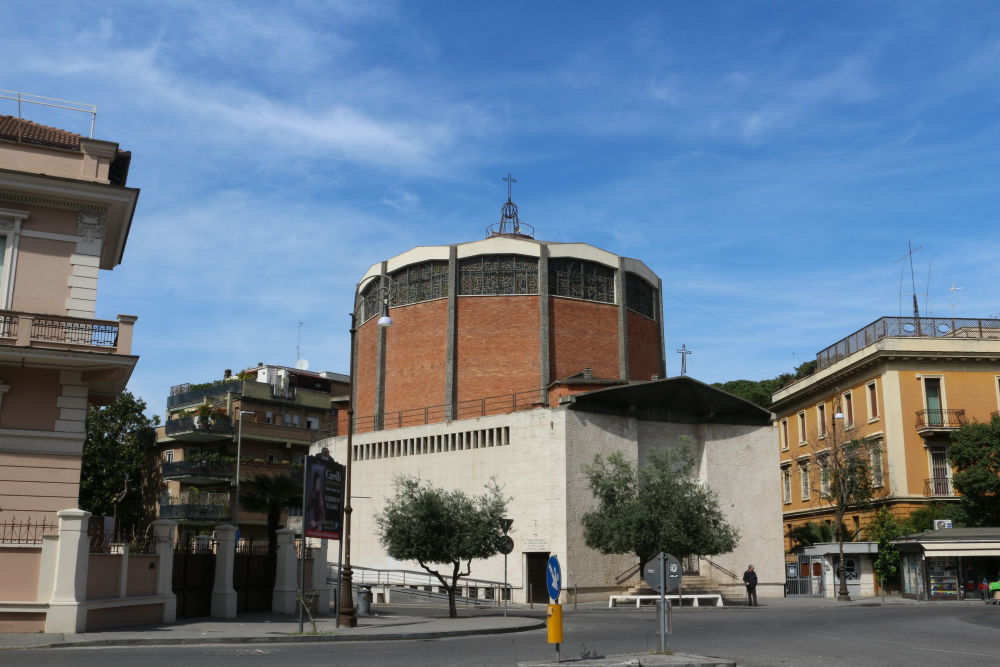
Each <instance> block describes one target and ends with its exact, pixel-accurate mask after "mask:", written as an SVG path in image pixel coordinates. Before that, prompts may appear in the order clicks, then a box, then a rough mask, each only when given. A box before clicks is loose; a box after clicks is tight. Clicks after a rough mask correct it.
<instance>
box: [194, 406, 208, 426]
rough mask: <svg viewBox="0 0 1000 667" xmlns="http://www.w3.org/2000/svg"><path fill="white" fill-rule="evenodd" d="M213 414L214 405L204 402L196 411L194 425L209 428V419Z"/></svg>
mask: <svg viewBox="0 0 1000 667" xmlns="http://www.w3.org/2000/svg"><path fill="white" fill-rule="evenodd" d="M211 416H212V406H211V405H209V404H208V403H202V404H201V405H199V406H198V407H197V408H195V411H194V426H195V428H199V429H206V428H208V420H209V418H210V417H211Z"/></svg>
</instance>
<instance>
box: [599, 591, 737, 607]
mask: <svg viewBox="0 0 1000 667" xmlns="http://www.w3.org/2000/svg"><path fill="white" fill-rule="evenodd" d="M665 597H666V598H667V599H668V600H677V601H678V602H680V601H681V600H691V606H692V607H698V606H700V605H699V603H698V601H699V600H710V601H711V602H712V606H713V607H721V606H722V596H721V595H720V594H718V593H693V594H690V595H667V596H665ZM659 599H660V596H659V595H612V596H610V597H609V598H608V608H609V609H610V608H612V607H614V606H615V603H616V602H617V601H619V600H635V608H636V609H638V608H639V605H640V604H642V601H643V600H650V601H653V600H659Z"/></svg>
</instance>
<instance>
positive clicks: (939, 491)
mask: <svg viewBox="0 0 1000 667" xmlns="http://www.w3.org/2000/svg"><path fill="white" fill-rule="evenodd" d="M924 495H925V496H953V495H955V490H954V489H953V488H952V486H951V478H950V477H931V478H930V479H925V480H924Z"/></svg>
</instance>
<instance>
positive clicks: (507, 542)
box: [500, 535, 514, 556]
mask: <svg viewBox="0 0 1000 667" xmlns="http://www.w3.org/2000/svg"><path fill="white" fill-rule="evenodd" d="M513 550H514V540H512V539H511V538H510V536H509V535H504V536H503V544H501V545H500V553H502V554H503V555H504V556H506V555H507V554H509V553H510V552H511V551H513Z"/></svg>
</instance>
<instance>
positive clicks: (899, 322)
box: [816, 317, 1000, 370]
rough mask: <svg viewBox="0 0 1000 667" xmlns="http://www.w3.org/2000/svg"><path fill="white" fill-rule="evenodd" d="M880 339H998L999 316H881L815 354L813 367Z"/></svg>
mask: <svg viewBox="0 0 1000 667" xmlns="http://www.w3.org/2000/svg"><path fill="white" fill-rule="evenodd" d="M883 338H1000V319H974V318H955V317H881V318H879V319H877V320H875V321H874V322H872V323H871V324H869V325H868V326H866V327H863V328H861V329H859V330H857V331H855V332H854V333H852V334H851V335H850V336H847V337H846V338H843V339H841V340H839V341H837V342H836V343H834V344H833V345H831V346H829V347H827V348H826V349H824V350H822V351H820V352H819V353H817V354H816V369H817V370H819V369H822V368H826V367H827V366H829V365H831V364H833V363H836V362H837V361H839V360H841V359H843V358H844V357H847V356H849V355H851V354H853V353H855V352H857V351H858V350H860V349H862V348H864V347H867V346H868V345H871V344H872V343H874V342H876V341H879V340H881V339H883Z"/></svg>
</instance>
